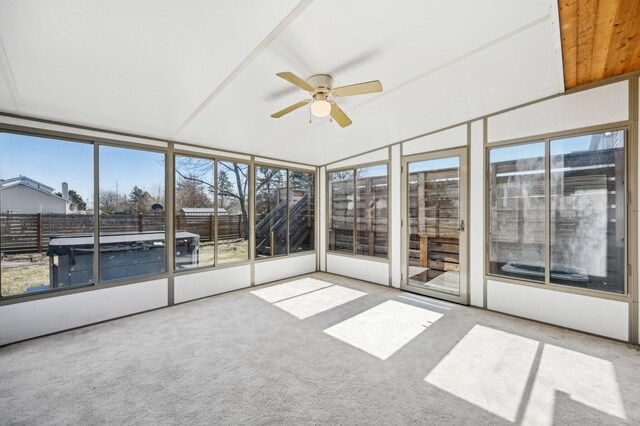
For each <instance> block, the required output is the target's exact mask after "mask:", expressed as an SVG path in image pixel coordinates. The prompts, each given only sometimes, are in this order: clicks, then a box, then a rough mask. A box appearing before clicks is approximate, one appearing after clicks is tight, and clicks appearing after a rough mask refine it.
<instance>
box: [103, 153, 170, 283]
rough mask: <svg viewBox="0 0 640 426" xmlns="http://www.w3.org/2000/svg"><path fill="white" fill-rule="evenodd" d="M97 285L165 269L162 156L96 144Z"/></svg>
mask: <svg viewBox="0 0 640 426" xmlns="http://www.w3.org/2000/svg"><path fill="white" fill-rule="evenodd" d="M99 159H100V169H99V170H100V178H99V185H100V206H99V208H100V281H112V280H118V279H124V278H131V277H137V276H142V275H153V274H159V273H162V272H165V271H166V266H165V265H166V262H165V260H166V253H165V231H164V229H165V211H164V194H165V182H164V181H165V179H164V177H165V154H164V153H160V152H151V151H142V150H137V149H129V148H119V147H112V146H100V150H99Z"/></svg>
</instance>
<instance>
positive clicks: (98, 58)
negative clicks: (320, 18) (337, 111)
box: [0, 0, 298, 138]
mask: <svg viewBox="0 0 640 426" xmlns="http://www.w3.org/2000/svg"><path fill="white" fill-rule="evenodd" d="M297 3H298V1H297V0H261V1H251V0H242V1H238V0H236V1H229V2H219V1H209V0H190V1H187V2H180V1H173V0H102V1H97V0H94V1H86V0H56V1H46V0H42V1H35V0H14V1H11V0H3V1H2V3H1V4H0V38H1V39H2V41H3V43H4V46H5V49H6V53H7V57H8V58H9V62H10V64H11V67H12V69H13V73H14V76H15V81H16V85H17V87H18V90H19V93H20V96H21V101H22V105H23V107H24V110H25V114H27V115H31V116H37V117H44V118H49V119H55V120H61V121H66V122H71V123H78V124H83V125H90V126H96V127H101V128H107V129H112V130H120V131H127V132H133V133H138V134H143V135H149V136H156V137H163V138H166V137H169V136H170V135H172V134H173V133H174V132H175V130H176V129H177V128H178V127H179V126H180V125H181V124H182V123H183V122H184V120H185V119H186V118H187V117H188V116H189V115H190V114H191V113H192V112H193V111H194V110H195V109H196V107H197V106H198V105H199V104H200V103H201V102H202V101H203V100H204V99H205V98H206V97H207V96H208V95H209V94H210V93H211V92H212V91H213V90H214V89H215V88H216V87H217V86H218V85H219V84H220V83H221V82H222V81H223V80H224V79H225V78H226V77H227V76H228V75H229V74H230V73H231V72H232V71H233V70H234V68H235V67H236V66H238V64H240V63H241V62H242V61H243V60H244V59H245V57H246V56H247V55H248V54H249V53H250V52H251V51H252V50H253V49H254V48H255V47H256V46H257V45H258V44H259V43H260V42H262V41H263V39H264V38H265V37H266V36H267V35H268V34H269V33H270V32H271V31H272V30H273V29H274V28H275V27H276V26H277V25H278V23H279V22H280V21H281V20H282V19H283V18H284V17H285V16H286V15H287V14H288V13H289V12H290V11H291V10H292V8H294V7H295V5H296V4H297ZM1 108H2V110H6V109H7V105H6V104H5V103H4V102H3V103H2V105H1Z"/></svg>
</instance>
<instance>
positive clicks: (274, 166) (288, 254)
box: [249, 161, 318, 263]
mask: <svg viewBox="0 0 640 426" xmlns="http://www.w3.org/2000/svg"><path fill="white" fill-rule="evenodd" d="M258 167H264V168H269V169H278V170H284V171H286V172H287V200H288V198H289V190H290V187H289V174H290V172H299V173H307V174H310V175H313V196H314V199H315V200H317V194H318V173H317V168H315V169H313V170H311V169H305V168H302V167H295V166H288V165H286V164H285V163H281V162H279V161H278V162H274V163H269V162H266V161H253V162H252V165H251V168H252V173H251V180H250V182H249V185H250V187H251V188H252V190H251V194H250V195H249V200H250V203H251V205H252V206H253V208H252V209H251V213H250V219H251V221H252V222H253V224H252V226H251V229H250V232H251V235H252V239H253V246H252V247H249V252H250V255H251V259H252V261H253V262H254V263H255V262H268V261H270V260H279V259H284V258H287V257H295V256H305V255H310V254H316V253H317V250H316V244H317V239H318V236H317V234H316V232H315V230H316V229H317V223H318V205H317V204H318V203H317V201H314V206H313V222H314V226H313V229H314V236H313V244H312V245H311V246H312V247H313V248H312V249H311V250H305V251H296V252H293V253H291V248H290V247H289V233H290V230H289V203H288V202H287V215H286V218H287V244H286V248H287V250H286V253H284V254H276V255H273V256H264V257H257V256H256V244H257V242H256V240H255V235H256V225H257V223H256V212H255V206H256V196H257V195H258V194H257V191H256V177H257V174H256V169H257V168H258Z"/></svg>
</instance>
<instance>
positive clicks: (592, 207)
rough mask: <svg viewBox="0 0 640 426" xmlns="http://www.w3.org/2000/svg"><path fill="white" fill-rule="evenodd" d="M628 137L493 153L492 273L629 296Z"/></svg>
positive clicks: (617, 134)
mask: <svg viewBox="0 0 640 426" xmlns="http://www.w3.org/2000/svg"><path fill="white" fill-rule="evenodd" d="M624 138H625V133H624V131H611V132H603V133H596V134H590V135H583V136H576V137H569V138H564V139H554V140H546V141H544V142H537V143H531V144H523V145H515V146H509V147H504V148H494V149H491V150H490V151H489V161H490V170H489V179H490V185H489V186H490V202H489V204H490V208H491V220H490V235H489V240H490V259H489V260H490V261H489V272H490V273H491V274H495V275H505V276H512V277H516V278H525V279H530V280H536V281H541V282H547V283H552V284H560V285H568V286H573V287H580V288H586V289H592V290H600V291H607V292H614V293H624V292H625V279H624V277H625V253H626V252H625V235H626V226H625V224H626V198H625V194H626V187H625V174H626V170H625V141H624ZM545 151H546V152H548V153H549V154H548V155H549V157H548V158H547V157H546V155H545ZM545 160H547V161H546V162H547V163H548V165H545ZM547 181H548V183H549V187H548V195H549V200H548V203H546V200H545V182H547ZM547 204H548V206H549V210H548V211H547V210H546V207H545V206H546V205H547ZM547 229H548V231H549V239H548V240H549V246H548V247H547V246H546V245H545V240H546V238H545V232H546V230H547ZM547 251H548V253H547ZM547 257H548V258H549V260H548V261H547Z"/></svg>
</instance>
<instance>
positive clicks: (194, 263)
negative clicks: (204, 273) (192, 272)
mask: <svg viewBox="0 0 640 426" xmlns="http://www.w3.org/2000/svg"><path fill="white" fill-rule="evenodd" d="M214 168H215V161H214V160H209V159H204V158H196V157H189V156H183V155H176V157H175V218H176V222H175V233H176V234H175V239H176V246H175V269H176V270H180V269H187V268H194V267H198V266H200V267H205V266H214V264H215V214H214V196H215V188H214Z"/></svg>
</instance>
